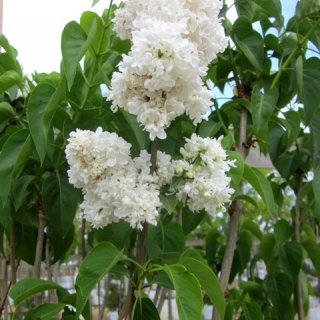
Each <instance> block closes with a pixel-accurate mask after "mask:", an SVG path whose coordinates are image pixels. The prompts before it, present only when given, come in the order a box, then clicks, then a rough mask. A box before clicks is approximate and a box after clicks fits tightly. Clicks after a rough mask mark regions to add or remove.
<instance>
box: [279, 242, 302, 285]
mask: <svg viewBox="0 0 320 320" xmlns="http://www.w3.org/2000/svg"><path fill="white" fill-rule="evenodd" d="M279 253H280V258H281V262H282V264H283V265H284V267H285V271H286V272H287V273H288V274H291V277H292V280H293V281H295V279H296V278H297V277H298V275H299V272H300V269H301V266H302V260H303V256H302V248H301V245H300V243H298V242H296V241H290V242H286V243H285V244H284V245H283V246H281V247H280V251H279Z"/></svg>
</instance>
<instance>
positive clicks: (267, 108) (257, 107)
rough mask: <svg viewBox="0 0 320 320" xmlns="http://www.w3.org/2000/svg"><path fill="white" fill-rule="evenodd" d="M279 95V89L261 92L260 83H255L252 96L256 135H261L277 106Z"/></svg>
mask: <svg viewBox="0 0 320 320" xmlns="http://www.w3.org/2000/svg"><path fill="white" fill-rule="evenodd" d="M278 97H279V92H278V89H276V88H272V89H269V90H266V91H265V92H264V93H261V91H260V87H259V85H255V86H254V87H253V91H252V97H251V112H252V122H253V128H254V132H255V134H256V136H260V134H261V132H262V131H263V129H264V128H265V127H266V126H267V124H268V121H269V119H270V117H271V115H272V113H273V110H274V109H275V107H276V104H277V101H278Z"/></svg>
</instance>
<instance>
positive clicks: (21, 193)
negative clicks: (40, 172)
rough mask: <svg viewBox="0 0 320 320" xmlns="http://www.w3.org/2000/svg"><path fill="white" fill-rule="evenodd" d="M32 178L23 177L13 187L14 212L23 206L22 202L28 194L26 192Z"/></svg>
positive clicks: (28, 176)
mask: <svg viewBox="0 0 320 320" xmlns="http://www.w3.org/2000/svg"><path fill="white" fill-rule="evenodd" d="M34 178H35V176H30V175H24V176H22V177H20V178H19V179H18V180H17V181H16V182H15V184H14V185H13V188H12V193H13V199H14V201H13V206H14V209H15V210H16V211H17V210H18V209H19V208H20V207H21V206H22V205H23V203H24V201H25V200H26V198H27V196H28V195H29V193H30V192H29V191H28V190H27V188H28V186H29V185H30V183H31V182H32V181H33V180H34Z"/></svg>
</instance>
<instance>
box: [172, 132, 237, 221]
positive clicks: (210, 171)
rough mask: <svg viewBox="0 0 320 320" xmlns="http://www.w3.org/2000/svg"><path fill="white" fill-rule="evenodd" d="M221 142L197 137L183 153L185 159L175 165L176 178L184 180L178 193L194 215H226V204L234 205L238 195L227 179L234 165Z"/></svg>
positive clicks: (188, 140)
mask: <svg viewBox="0 0 320 320" xmlns="http://www.w3.org/2000/svg"><path fill="white" fill-rule="evenodd" d="M220 140H221V138H220V139H218V140H217V139H210V138H201V137H199V136H197V135H196V134H193V135H192V136H191V139H186V141H187V143H186V144H185V146H184V148H181V149H180V152H181V154H182V155H183V157H184V159H183V160H178V161H175V162H174V167H175V172H176V174H177V175H178V176H181V177H182V178H183V179H182V181H181V182H180V183H179V184H178V185H177V186H176V187H175V190H174V191H175V192H176V195H177V198H178V199H179V200H180V201H182V202H185V201H186V203H187V205H188V207H189V208H190V210H192V211H194V212H198V211H200V210H202V209H204V210H206V212H208V213H209V214H212V215H213V214H215V213H216V212H217V210H221V211H222V212H224V211H225V207H224V203H228V202H230V196H231V194H232V193H233V192H234V190H233V189H232V188H230V186H229V184H230V177H228V176H227V175H226V172H228V171H229V170H230V167H231V166H234V161H230V160H227V159H226V158H227V155H226V152H225V151H224V149H223V148H222V146H221V143H220Z"/></svg>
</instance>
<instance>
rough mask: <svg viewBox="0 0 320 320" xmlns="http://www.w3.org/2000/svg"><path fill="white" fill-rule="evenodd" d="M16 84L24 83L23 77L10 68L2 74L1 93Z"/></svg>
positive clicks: (0, 79) (0, 77)
mask: <svg viewBox="0 0 320 320" xmlns="http://www.w3.org/2000/svg"><path fill="white" fill-rule="evenodd" d="M15 85H18V86H19V87H22V85H23V78H22V77H21V76H20V74H19V73H17V72H16V71H13V70H9V71H7V72H5V73H4V74H3V75H1V76H0V93H3V92H5V91H6V90H8V89H10V88H11V87H13V86H15Z"/></svg>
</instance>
